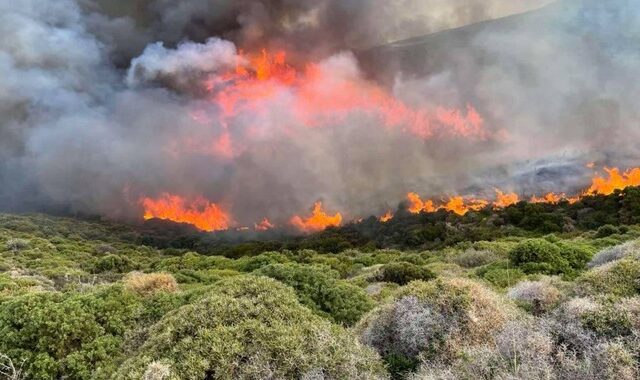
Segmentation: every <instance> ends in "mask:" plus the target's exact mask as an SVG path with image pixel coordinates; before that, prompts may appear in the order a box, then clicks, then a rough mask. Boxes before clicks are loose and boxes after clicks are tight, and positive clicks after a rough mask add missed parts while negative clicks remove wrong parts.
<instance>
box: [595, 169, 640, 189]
mask: <svg viewBox="0 0 640 380" xmlns="http://www.w3.org/2000/svg"><path fill="white" fill-rule="evenodd" d="M604 170H605V171H606V172H607V174H608V177H607V178H605V177H601V176H598V175H597V176H595V177H594V178H593V179H592V181H591V187H590V188H589V189H588V190H587V191H586V192H585V195H586V194H601V195H609V194H613V192H614V191H616V190H623V189H625V188H627V187H630V186H640V168H633V169H629V170H627V171H626V172H624V173H620V169H618V168H605V169H604Z"/></svg>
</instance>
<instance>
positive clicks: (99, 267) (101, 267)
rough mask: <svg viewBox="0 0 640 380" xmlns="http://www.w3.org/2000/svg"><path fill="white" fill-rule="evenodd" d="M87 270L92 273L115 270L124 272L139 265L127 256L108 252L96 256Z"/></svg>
mask: <svg viewBox="0 0 640 380" xmlns="http://www.w3.org/2000/svg"><path fill="white" fill-rule="evenodd" d="M89 266H90V268H89V271H90V272H92V273H103V272H116V273H126V272H130V271H132V270H134V269H138V267H139V265H138V264H137V263H135V262H134V261H133V260H131V259H130V258H128V257H127V256H121V255H114V254H109V255H106V256H103V257H98V258H95V259H93V261H92V262H90V265H89Z"/></svg>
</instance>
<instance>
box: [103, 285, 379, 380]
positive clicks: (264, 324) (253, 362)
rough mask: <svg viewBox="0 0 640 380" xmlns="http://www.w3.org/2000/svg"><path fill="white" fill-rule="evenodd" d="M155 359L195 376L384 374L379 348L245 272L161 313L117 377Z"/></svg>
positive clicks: (137, 374) (135, 373)
mask: <svg viewBox="0 0 640 380" xmlns="http://www.w3.org/2000/svg"><path fill="white" fill-rule="evenodd" d="M154 361H156V362H158V361H159V362H161V363H163V364H164V365H167V366H169V368H171V371H172V373H175V374H180V376H181V377H182V378H190V379H191V378H192V379H203V378H211V379H231V378H234V379H262V378H305V375H310V374H314V373H315V374H317V373H321V374H323V375H324V376H325V378H334V379H339V378H349V379H382V378H384V377H385V372H384V368H383V366H382V365H381V363H380V361H379V360H378V358H377V357H376V355H375V353H374V352H372V351H371V350H369V349H367V348H365V347H363V346H362V345H360V344H359V343H358V342H357V340H356V339H355V337H354V336H353V335H352V334H350V333H349V332H348V331H346V330H344V329H343V328H341V327H339V326H335V325H331V324H330V323H329V322H327V321H324V320H323V319H322V318H320V317H317V316H315V315H313V314H312V313H311V312H310V311H309V310H307V309H306V308H304V307H302V306H301V305H300V304H299V303H298V301H297V299H296V295H295V294H294V293H293V291H292V290H291V289H290V288H288V287H286V286H285V285H282V284H280V283H278V282H277V281H275V280H272V279H266V278H260V277H247V276H242V277H236V278H233V279H229V280H224V281H223V282H221V283H219V285H218V286H217V287H216V290H215V291H214V292H213V293H211V294H209V295H207V296H205V297H204V298H202V299H200V300H199V301H196V302H195V303H193V304H190V305H187V306H184V307H182V308H180V309H178V310H177V311H176V312H174V313H172V314H169V315H167V316H166V317H165V318H163V319H162V320H161V321H160V322H159V323H158V324H156V325H155V326H154V327H153V328H152V329H151V331H150V333H149V338H148V340H147V341H146V342H145V343H144V344H143V345H142V346H141V347H140V348H139V350H138V352H137V354H135V355H134V356H133V357H131V358H130V359H129V360H127V361H126V362H125V363H124V364H123V365H122V366H121V367H120V369H119V371H118V373H117V374H116V375H115V377H116V378H120V379H139V378H141V377H142V375H143V373H144V372H145V371H146V370H147V368H148V366H149V365H150V363H152V362H154Z"/></svg>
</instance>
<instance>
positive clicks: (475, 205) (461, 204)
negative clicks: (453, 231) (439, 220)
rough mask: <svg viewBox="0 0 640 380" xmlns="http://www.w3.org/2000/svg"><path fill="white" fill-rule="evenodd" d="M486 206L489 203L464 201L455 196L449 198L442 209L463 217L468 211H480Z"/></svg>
mask: <svg viewBox="0 0 640 380" xmlns="http://www.w3.org/2000/svg"><path fill="white" fill-rule="evenodd" d="M487 205H489V201H486V200H484V199H474V198H469V199H464V198H463V197H460V196H455V197H451V198H449V201H448V202H447V203H445V204H444V205H443V206H442V208H443V209H445V210H447V211H451V212H454V213H456V214H458V215H465V214H466V213H468V212H469V211H480V210H482V209H483V208H485V207H487Z"/></svg>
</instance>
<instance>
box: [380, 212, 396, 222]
mask: <svg viewBox="0 0 640 380" xmlns="http://www.w3.org/2000/svg"><path fill="white" fill-rule="evenodd" d="M391 219H393V211H391V210H389V211H387V212H386V213H385V214H384V215H382V216H381V217H380V221H381V222H382V223H386V222H388V221H390V220H391Z"/></svg>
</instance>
